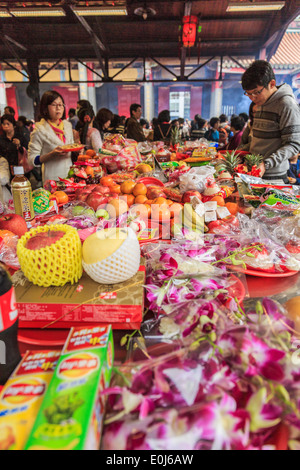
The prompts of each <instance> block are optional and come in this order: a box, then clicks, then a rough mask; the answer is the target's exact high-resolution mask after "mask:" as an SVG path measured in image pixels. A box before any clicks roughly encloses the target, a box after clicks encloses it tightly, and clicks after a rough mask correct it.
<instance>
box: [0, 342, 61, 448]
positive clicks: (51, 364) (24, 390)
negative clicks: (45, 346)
mask: <svg viewBox="0 0 300 470" xmlns="http://www.w3.org/2000/svg"><path fill="white" fill-rule="evenodd" d="M59 357H60V351H27V353H26V355H25V357H24V358H23V360H22V361H21V363H20V364H19V366H18V367H17V369H16V370H15V372H14V373H13V374H12V376H11V377H10V379H9V380H8V381H7V383H6V385H5V386H4V388H3V390H2V393H1V395H0V450H21V449H23V448H24V446H25V443H26V440H27V438H28V436H29V433H30V431H31V429H32V426H33V424H34V420H35V418H36V415H37V412H38V410H39V408H40V406H41V404H42V401H43V398H44V396H45V393H46V391H47V388H48V385H49V382H50V380H51V378H52V375H53V372H54V369H55V367H56V364H57V361H58V359H59Z"/></svg>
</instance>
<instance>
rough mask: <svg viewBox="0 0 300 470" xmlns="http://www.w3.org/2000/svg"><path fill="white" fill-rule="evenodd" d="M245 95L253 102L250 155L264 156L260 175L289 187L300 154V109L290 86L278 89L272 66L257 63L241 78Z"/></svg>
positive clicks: (282, 86)
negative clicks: (292, 167) (293, 162)
mask: <svg viewBox="0 0 300 470" xmlns="http://www.w3.org/2000/svg"><path fill="white" fill-rule="evenodd" d="M242 87H243V89H244V90H245V93H244V94H245V95H246V96H248V97H249V98H250V99H251V101H252V102H253V103H254V105H255V108H256V112H255V116H254V120H253V127H252V131H253V137H252V140H251V142H250V149H249V151H250V153H253V154H257V155H262V156H263V157H264V161H263V163H262V164H261V165H260V170H261V176H262V177H263V179H265V180H270V181H274V182H276V183H277V182H281V183H282V181H283V182H285V183H287V184H288V179H287V170H288V169H289V159H290V158H292V157H293V156H294V155H296V154H297V153H298V152H299V151H300V109H299V105H298V103H297V101H296V99H295V97H294V95H293V91H292V89H291V87H290V86H289V85H287V84H286V83H284V84H283V85H280V86H276V80H275V75H274V72H273V69H272V67H271V65H270V64H269V63H268V62H266V61H264V60H256V61H255V62H253V63H252V64H251V65H250V67H249V68H248V69H247V70H246V71H245V73H244V74H243V76H242Z"/></svg>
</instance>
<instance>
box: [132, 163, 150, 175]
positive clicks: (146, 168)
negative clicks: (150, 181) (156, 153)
mask: <svg viewBox="0 0 300 470" xmlns="http://www.w3.org/2000/svg"><path fill="white" fill-rule="evenodd" d="M135 170H136V171H137V172H138V173H140V174H141V173H149V172H150V171H152V168H151V166H150V165H148V163H140V164H139V165H138V166H137V167H135Z"/></svg>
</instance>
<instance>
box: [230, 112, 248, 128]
mask: <svg viewBox="0 0 300 470" xmlns="http://www.w3.org/2000/svg"><path fill="white" fill-rule="evenodd" d="M230 125H231V127H233V128H234V129H235V130H236V131H242V130H243V129H244V126H245V121H244V119H243V118H242V117H241V116H238V117H235V118H233V119H231V123H230Z"/></svg>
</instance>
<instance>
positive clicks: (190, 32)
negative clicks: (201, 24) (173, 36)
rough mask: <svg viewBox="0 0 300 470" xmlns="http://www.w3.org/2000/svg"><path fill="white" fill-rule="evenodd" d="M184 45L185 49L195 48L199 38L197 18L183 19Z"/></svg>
mask: <svg viewBox="0 0 300 470" xmlns="http://www.w3.org/2000/svg"><path fill="white" fill-rule="evenodd" d="M182 23H183V26H182V44H183V46H184V47H193V46H194V45H195V42H196V37H197V25H198V17H197V16H184V17H183V18H182Z"/></svg>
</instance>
